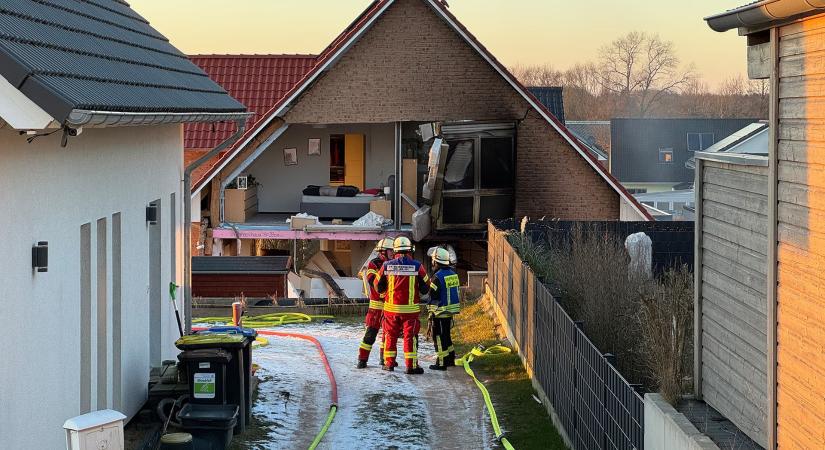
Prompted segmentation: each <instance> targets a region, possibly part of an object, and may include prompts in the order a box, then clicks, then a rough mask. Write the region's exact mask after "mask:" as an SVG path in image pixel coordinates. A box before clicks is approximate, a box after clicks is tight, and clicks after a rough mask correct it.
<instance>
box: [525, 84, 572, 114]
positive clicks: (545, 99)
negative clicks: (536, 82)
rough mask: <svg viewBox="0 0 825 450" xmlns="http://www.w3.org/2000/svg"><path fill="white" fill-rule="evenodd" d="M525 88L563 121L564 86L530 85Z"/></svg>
mask: <svg viewBox="0 0 825 450" xmlns="http://www.w3.org/2000/svg"><path fill="white" fill-rule="evenodd" d="M527 89H529V90H530V92H531V93H532V94H533V95H535V96H536V98H537V99H539V101H540V102H541V104H542V105H544V106H546V107H547V109H549V110H550V112H551V113H553V115H554V116H556V119H559V122H561V123H564V88H563V87H561V86H547V87H545V86H531V87H528V88H527Z"/></svg>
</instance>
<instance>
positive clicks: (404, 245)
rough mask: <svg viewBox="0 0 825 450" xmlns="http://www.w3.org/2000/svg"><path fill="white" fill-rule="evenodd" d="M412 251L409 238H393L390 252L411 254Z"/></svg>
mask: <svg viewBox="0 0 825 450" xmlns="http://www.w3.org/2000/svg"><path fill="white" fill-rule="evenodd" d="M412 249H413V248H412V242H410V239H409V238H407V237H404V236H400V237H397V238H395V241H394V242H393V244H392V250H393V251H394V252H396V253H398V252H411V251H412Z"/></svg>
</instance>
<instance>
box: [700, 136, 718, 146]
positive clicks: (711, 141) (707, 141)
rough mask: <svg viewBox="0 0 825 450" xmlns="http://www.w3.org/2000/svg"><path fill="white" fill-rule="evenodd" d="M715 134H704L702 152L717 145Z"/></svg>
mask: <svg viewBox="0 0 825 450" xmlns="http://www.w3.org/2000/svg"><path fill="white" fill-rule="evenodd" d="M715 143H716V142H714V138H713V133H702V147H701V148H702V150H707V149H709V148H710V147H712V146H713V144H715Z"/></svg>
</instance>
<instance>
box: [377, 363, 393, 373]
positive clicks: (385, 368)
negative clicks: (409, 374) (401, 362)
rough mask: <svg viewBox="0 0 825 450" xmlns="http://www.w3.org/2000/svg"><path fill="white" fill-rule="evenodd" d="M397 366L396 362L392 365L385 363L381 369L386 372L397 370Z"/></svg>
mask: <svg viewBox="0 0 825 450" xmlns="http://www.w3.org/2000/svg"><path fill="white" fill-rule="evenodd" d="M395 366H396V364H394V365H391V366H388V365H386V364H385V365H382V366H381V370H384V371H386V372H392V371H394V370H395Z"/></svg>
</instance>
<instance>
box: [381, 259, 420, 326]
mask: <svg viewBox="0 0 825 450" xmlns="http://www.w3.org/2000/svg"><path fill="white" fill-rule="evenodd" d="M429 284H430V277H429V276H427V271H426V270H424V266H423V265H422V264H421V263H420V262H418V261H416V260H414V259H412V258H410V257H409V256H406V255H402V256H401V257H399V258H396V259H393V260H391V261H387V262H385V263H384V265H383V266H381V269H380V270H379V271H378V277H377V278H376V281H375V288H376V290H377V291H378V292H380V293H382V294H386V295H385V298H384V311H386V312H390V313H399V314H409V313H419V312H421V295H422V294H426V293H427V292H429V290H430V287H429Z"/></svg>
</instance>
